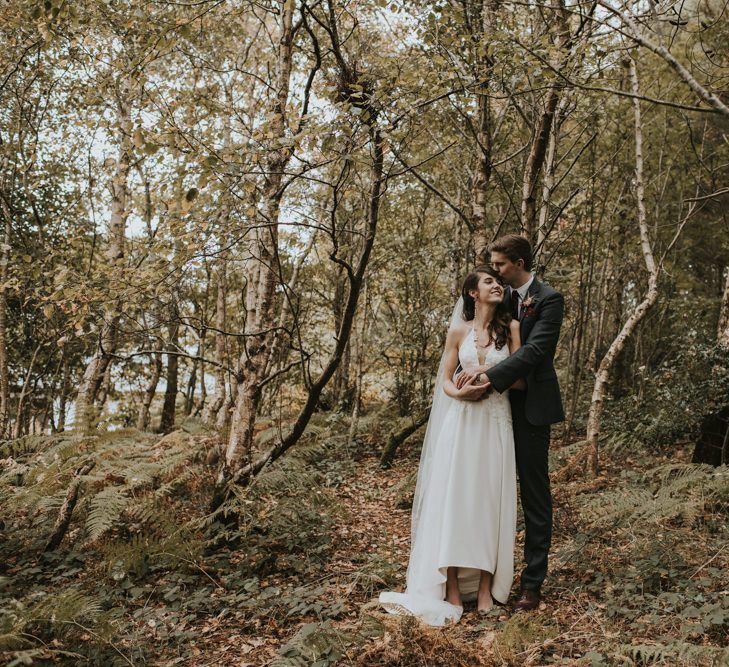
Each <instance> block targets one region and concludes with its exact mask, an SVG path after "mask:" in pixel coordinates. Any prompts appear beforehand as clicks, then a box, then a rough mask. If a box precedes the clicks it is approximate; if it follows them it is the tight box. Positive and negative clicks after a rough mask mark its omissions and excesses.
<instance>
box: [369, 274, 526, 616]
mask: <svg viewBox="0 0 729 667" xmlns="http://www.w3.org/2000/svg"><path fill="white" fill-rule="evenodd" d="M503 295H504V288H503V285H502V283H501V279H500V277H499V275H498V273H497V272H495V271H494V270H493V269H491V268H490V267H478V268H477V269H475V270H474V272H473V273H471V274H469V275H468V276H467V277H466V279H465V280H464V283H463V289H462V296H461V299H459V301H458V304H457V305H456V310H455V312H454V313H453V317H452V318H451V324H450V327H449V329H448V335H447V338H446V345H445V351H444V353H443V357H442V359H441V363H440V368H439V370H438V377H437V379H436V383H435V391H434V396H433V405H432V408H431V413H430V419H429V421H428V427H427V430H426V433H425V439H424V441H423V449H422V452H421V456H420V466H419V468H418V481H417V485H416V488H415V497H414V500H413V512H412V534H411V545H410V546H411V548H410V562H409V564H408V571H407V589H406V591H405V593H395V592H392V591H387V592H383V593H381V594H380V598H379V600H380V603H381V604H382V606H383V607H384V608H385V609H386V610H387V611H389V612H391V613H394V614H411V615H414V616H417V617H419V618H420V619H421V620H422V621H424V622H425V623H427V624H429V625H435V626H440V625H445V624H446V623H455V622H458V621H459V620H460V618H461V614H462V613H463V599H474V598H476V600H477V609H478V610H479V611H480V612H486V611H488V609H490V608H491V606H492V604H493V599H495V600H497V601H498V602H501V603H505V602H506V600H507V598H508V597H509V591H510V589H511V584H512V579H513V575H514V537H515V531H516V470H515V460H514V435H513V432H512V427H511V406H510V404H509V397H508V393H507V392H504V393H503V394H498V393H496V392H493V391H491V392H490V393H489V390H490V388H489V387H487V386H486V385H479V384H478V380H479V378H478V376H477V377H476V379H475V380H474V381H472V382H470V383H467V384H465V385H464V386H463V387H462V388H461V389H458V388H457V387H456V385H455V383H454V381H453V379H454V376H455V374H456V371H457V369H458V367H459V366H460V367H461V368H463V369H474V368H477V369H478V372H485V371H486V370H487V369H488V368H489V367H490V366H493V365H494V364H496V363H498V362H500V361H502V360H503V359H505V358H506V357H507V356H509V354H513V353H514V352H515V351H516V350H517V349H518V348H519V346H520V339H519V323H518V321H516V320H513V321H512V320H511V316H510V315H509V311H508V308H507V307H506V306H505V305H504V304H503V302H502V301H503ZM523 382H524V381H523V380H520V381H519V383H517V384H516V385H514V386H515V387H519V388H521V387H523V386H524V385H523ZM484 394H486V398H483V396H484Z"/></svg>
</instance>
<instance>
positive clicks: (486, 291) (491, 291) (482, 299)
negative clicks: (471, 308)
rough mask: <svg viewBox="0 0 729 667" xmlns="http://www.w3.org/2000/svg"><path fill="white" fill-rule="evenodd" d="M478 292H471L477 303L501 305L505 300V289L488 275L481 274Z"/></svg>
mask: <svg viewBox="0 0 729 667" xmlns="http://www.w3.org/2000/svg"><path fill="white" fill-rule="evenodd" d="M477 288H478V291H476V290H474V291H473V292H471V295H472V296H473V298H474V300H475V301H476V302H477V303H484V304H486V303H501V301H503V300H504V288H503V286H502V285H501V283H499V281H498V280H496V278H494V277H493V276H490V275H489V274H488V273H481V274H479V279H478V285H477Z"/></svg>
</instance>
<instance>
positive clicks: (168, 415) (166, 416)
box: [159, 312, 180, 433]
mask: <svg viewBox="0 0 729 667" xmlns="http://www.w3.org/2000/svg"><path fill="white" fill-rule="evenodd" d="M173 317H174V318H175V321H173V322H172V323H171V324H170V326H169V336H170V340H169V343H168V345H167V350H168V354H167V376H166V388H165V398H164V402H163V403H162V415H161V417H160V424H159V432H160V433H169V432H170V431H171V430H172V429H173V428H174V426H175V411H176V406H177V384H178V375H179V367H180V357H179V356H178V355H177V354H175V353H176V352H177V351H178V349H179V346H178V337H179V333H180V323H179V322H178V321H177V320H176V318H177V313H176V312H175V313H174V314H173ZM170 353H172V354H170Z"/></svg>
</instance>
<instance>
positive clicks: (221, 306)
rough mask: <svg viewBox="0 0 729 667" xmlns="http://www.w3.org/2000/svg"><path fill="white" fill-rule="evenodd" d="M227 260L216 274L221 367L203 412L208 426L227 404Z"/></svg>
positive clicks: (217, 357)
mask: <svg viewBox="0 0 729 667" xmlns="http://www.w3.org/2000/svg"><path fill="white" fill-rule="evenodd" d="M227 270H228V265H227V259H226V258H225V257H223V256H221V257H220V261H219V264H218V270H217V272H216V274H215V284H216V292H217V293H216V297H215V329H216V331H215V361H217V362H218V363H219V364H220V366H218V367H217V369H216V371H215V393H214V394H213V398H212V400H211V401H210V402H209V403H208V404H207V406H206V408H205V410H204V412H203V417H202V419H203V422H205V423H206V424H213V423H215V420H216V417H217V415H218V412H219V411H220V410H221V409H223V406H225V404H226V400H225V394H226V391H225V381H226V370H225V366H226V361H227V355H226V341H225V333H224V332H225V322H226V317H225V316H226V308H225V300H226V296H227V284H226V283H227Z"/></svg>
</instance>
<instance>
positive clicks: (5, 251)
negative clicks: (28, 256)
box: [0, 194, 13, 438]
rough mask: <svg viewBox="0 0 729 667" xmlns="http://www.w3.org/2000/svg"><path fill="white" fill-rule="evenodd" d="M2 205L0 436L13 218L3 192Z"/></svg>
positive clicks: (6, 393)
mask: <svg viewBox="0 0 729 667" xmlns="http://www.w3.org/2000/svg"><path fill="white" fill-rule="evenodd" d="M0 205H2V211H3V220H4V222H5V224H4V233H3V244H2V248H0V438H4V437H5V433H6V431H7V428H8V419H9V411H10V403H9V402H10V385H9V380H8V330H7V326H8V325H7V310H8V294H7V287H6V284H7V282H8V273H9V266H10V251H11V249H12V247H11V245H10V241H11V232H12V224H13V218H12V213H11V211H10V205H9V204H8V202H7V201H6V200H5V196H4V194H2V195H0Z"/></svg>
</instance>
